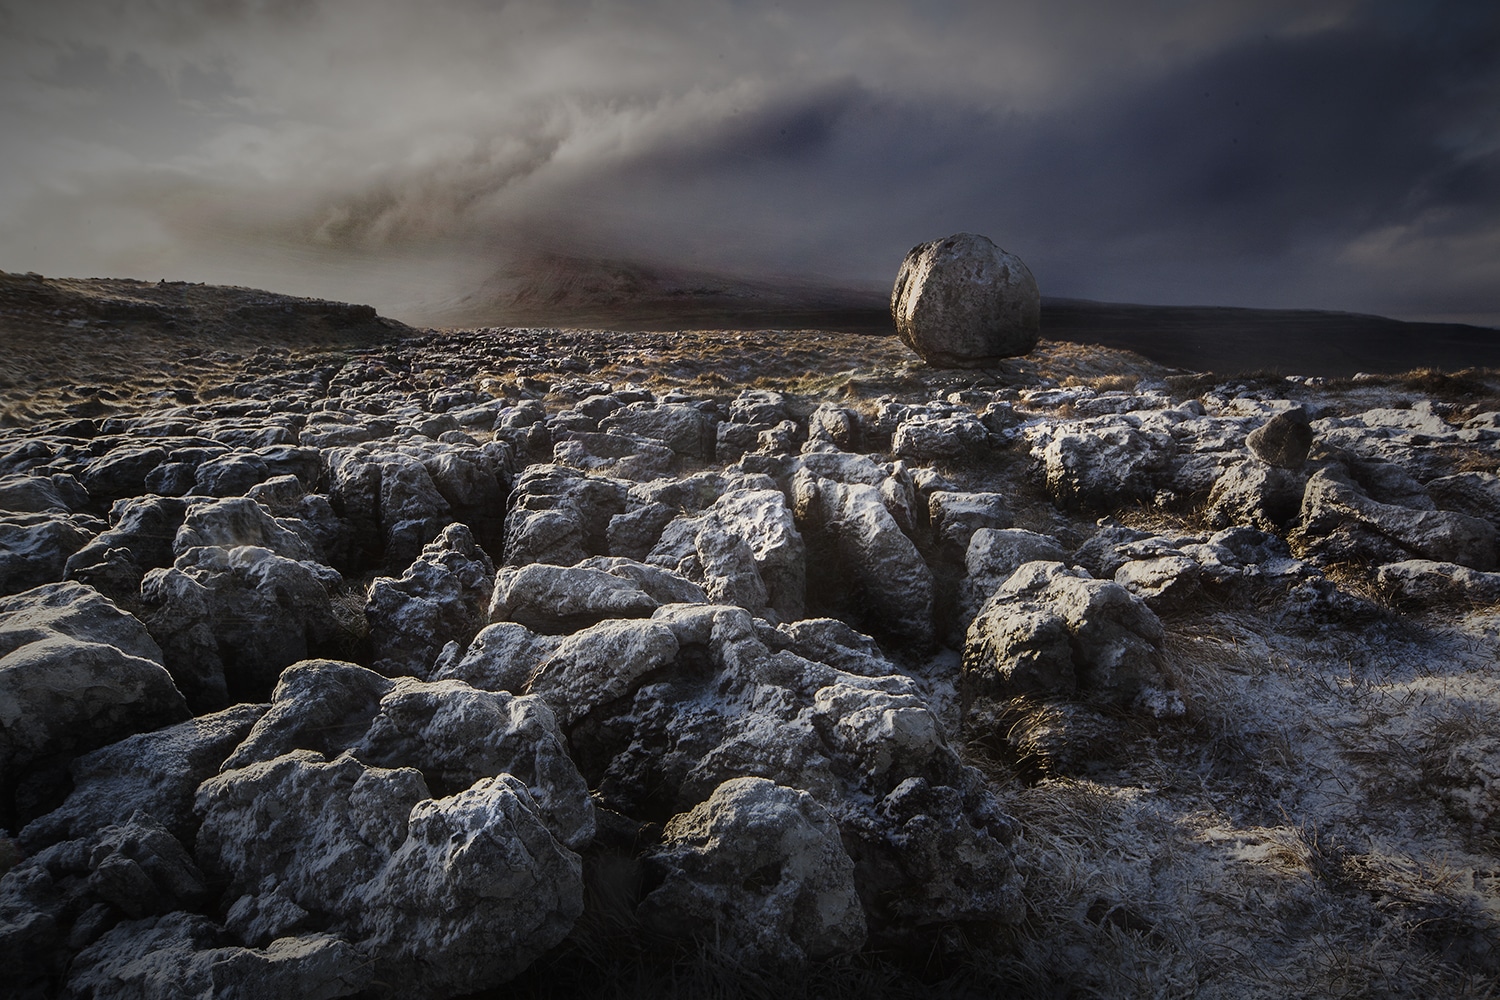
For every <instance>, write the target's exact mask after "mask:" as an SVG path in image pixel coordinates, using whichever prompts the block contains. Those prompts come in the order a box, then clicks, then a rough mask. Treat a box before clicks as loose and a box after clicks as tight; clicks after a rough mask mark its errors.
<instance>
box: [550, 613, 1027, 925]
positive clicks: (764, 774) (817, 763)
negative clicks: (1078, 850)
mask: <svg viewBox="0 0 1500 1000" xmlns="http://www.w3.org/2000/svg"><path fill="white" fill-rule="evenodd" d="M653 623H654V624H657V625H660V626H664V627H665V628H666V629H667V630H669V631H670V633H671V636H672V637H673V638H675V639H676V641H677V644H678V647H679V651H678V653H677V654H675V655H671V656H669V655H667V654H668V652H669V651H668V650H663V651H662V652H661V653H659V654H658V655H657V656H656V657H651V656H639V657H637V656H628V657H620V658H619V662H621V664H622V669H620V670H618V671H616V672H614V673H613V674H611V673H610V671H609V670H608V667H607V666H604V665H603V664H601V663H600V662H599V660H598V659H595V661H594V663H592V664H590V665H589V669H586V670H583V669H576V666H575V669H573V670H571V671H570V676H571V678H572V682H571V683H570V684H568V685H566V686H563V685H558V686H556V687H554V688H553V691H554V692H555V693H554V694H551V695H549V694H548V693H547V692H546V691H544V690H540V688H542V687H543V685H544V683H545V682H546V681H547V680H548V677H547V674H548V668H547V667H546V666H544V667H543V669H542V670H541V671H539V673H538V679H537V681H536V682H534V685H533V687H534V689H537V693H539V694H541V695H542V696H543V697H544V698H548V699H549V700H552V701H553V703H554V704H555V705H561V706H564V707H562V708H560V709H559V714H560V715H564V713H567V712H570V711H571V712H574V713H576V714H574V715H572V716H565V715H564V717H565V721H564V725H565V726H566V727H568V728H569V731H570V737H571V739H572V741H573V744H574V747H575V750H576V751H577V752H578V753H579V755H580V759H586V760H598V761H599V762H600V765H602V771H603V777H602V778H601V779H600V783H599V792H598V794H599V795H600V797H601V799H602V801H603V803H604V804H605V805H606V806H607V807H609V808H611V809H614V810H616V811H618V812H621V813H623V814H625V815H633V816H640V815H646V816H660V815H663V813H665V814H667V815H670V814H672V813H673V812H686V811H689V810H691V809H692V808H693V807H694V806H695V805H697V804H699V803H701V802H704V801H706V800H707V799H709V798H710V797H711V796H712V795H713V793H714V791H715V789H717V788H718V787H719V786H720V785H721V784H723V783H724V782H725V781H728V780H731V779H734V778H740V777H744V776H747V775H748V776H755V777H760V778H765V779H768V780H770V781H773V782H775V783H777V784H779V785H784V786H787V787H790V788H798V789H802V790H804V791H806V792H808V793H810V794H811V795H812V796H813V797H814V798H815V799H817V800H818V802H819V803H820V804H821V805H822V806H823V807H824V808H825V809H827V810H828V811H829V813H830V814H831V815H832V816H833V817H834V818H835V819H836V820H837V821H838V823H839V825H840V830H841V832H842V833H843V835H844V842H845V847H846V849H847V850H848V852H849V854H850V856H851V858H853V859H854V861H855V863H856V866H857V872H858V874H857V876H856V883H857V885H858V886H859V889H860V892H861V894H862V898H863V902H864V906H865V909H866V912H867V914H870V915H871V916H872V917H873V918H874V919H875V920H877V921H879V922H881V924H882V926H884V927H886V929H887V930H888V931H893V930H896V929H897V928H898V926H899V925H903V924H904V925H905V926H906V927H908V928H910V927H912V926H913V925H920V924H923V923H926V922H932V921H936V922H941V921H943V920H957V919H990V920H1014V919H1016V918H1017V916H1018V913H1019V911H1018V903H1019V895H1018V880H1017V878H1016V876H1015V873H1014V869H1013V865H1012V862H1011V860H1010V856H1009V850H1008V848H1007V847H1006V846H1005V845H1006V844H1007V843H1009V841H1010V838H1011V836H1013V832H1014V831H1013V826H1012V825H1011V824H1010V821H1009V820H1007V819H1004V817H1003V816H1002V814H1001V813H1000V812H999V810H998V807H997V806H996V805H995V802H994V800H993V798H991V797H990V796H989V795H988V793H987V792H985V791H984V789H983V781H982V779H980V778H979V777H978V774H977V772H973V771H971V770H970V769H967V768H965V767H964V766H963V765H962V764H961V763H960V762H959V760H958V757H957V755H956V754H955V753H954V752H953V750H952V749H951V748H950V747H949V746H948V745H947V742H946V740H945V739H944V736H943V732H942V727H941V726H940V725H939V724H938V722H937V719H936V717H935V716H934V715H933V713H932V712H931V711H930V710H929V709H928V707H927V706H926V704H925V703H924V702H923V701H922V699H921V698H920V697H919V696H918V695H917V693H916V692H917V688H916V685H915V683H914V682H913V681H911V680H910V679H909V678H907V677H904V676H900V675H890V674H888V675H885V676H863V675H861V674H856V673H851V672H845V671H841V670H837V669H835V668H833V667H830V666H827V665H825V664H822V663H818V662H815V661H811V660H807V659H803V658H802V657H800V656H798V655H795V654H794V653H792V652H790V651H789V648H783V650H782V651H780V652H774V653H773V652H772V651H771V649H770V648H769V647H768V646H767V645H766V644H765V643H763V642H761V641H760V640H759V638H758V637H757V636H758V634H759V631H760V630H758V629H757V627H756V626H755V624H754V623H753V621H752V619H751V618H750V616H749V614H748V613H747V612H745V611H744V610H743V609H738V608H728V607H723V606H701V605H699V606H687V605H676V606H673V607H669V608H663V609H662V610H661V611H659V612H658V613H657V615H656V617H655V618H654V619H653ZM610 624H611V625H614V624H619V625H624V624H628V623H610ZM643 624H644V623H643ZM765 631H767V632H768V633H770V636H776V637H782V638H784V637H785V634H784V633H782V632H781V631H780V630H778V629H770V628H766V629H765ZM638 634H641V635H642V636H643V637H644V635H643V632H642V633H638ZM579 638H580V636H574V637H573V639H575V640H577V639H579ZM810 638H811V637H810ZM825 638H831V637H828V636H825ZM777 645H781V642H780V641H779V640H778V641H777ZM559 652H561V651H559ZM840 656H841V657H847V658H849V659H851V660H854V661H862V662H860V665H861V668H862V669H864V668H868V667H869V666H871V665H872V664H871V663H870V661H869V659H867V658H864V657H861V656H860V653H859V651H858V650H857V649H844V650H842V651H841V652H840ZM871 672H872V673H873V672H875V671H871ZM590 685H593V686H594V687H595V690H596V693H594V694H593V695H589V694H587V691H588V688H589V686H590ZM600 685H608V687H607V688H605V689H603V690H599V687H600ZM580 692H582V693H580ZM913 774H921V775H924V776H925V777H926V779H927V781H928V782H929V783H930V787H931V788H932V789H933V795H932V796H930V797H929V801H928V803H927V806H928V814H927V819H926V820H923V819H921V818H919V817H917V816H916V815H915V814H904V813H903V814H899V815H898V813H897V812H895V811H888V812H882V811H881V804H882V803H883V802H885V801H886V800H887V799H889V798H890V796H892V795H893V794H895V793H896V792H897V791H898V789H899V788H900V787H901V786H902V784H903V782H904V781H905V779H907V778H908V777H910V776H911V775H913ZM897 798H898V799H899V798H901V796H899V795H898V796H897ZM944 831H946V832H944Z"/></svg>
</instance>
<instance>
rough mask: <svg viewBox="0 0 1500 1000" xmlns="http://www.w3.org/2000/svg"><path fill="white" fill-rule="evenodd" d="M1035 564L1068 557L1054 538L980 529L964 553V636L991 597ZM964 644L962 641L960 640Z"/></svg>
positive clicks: (961, 602) (961, 615)
mask: <svg viewBox="0 0 1500 1000" xmlns="http://www.w3.org/2000/svg"><path fill="white" fill-rule="evenodd" d="M1036 560H1041V561H1044V562H1067V561H1068V554H1067V552H1066V551H1064V549H1063V547H1062V546H1061V545H1059V544H1058V541H1057V539H1055V538H1053V537H1052V536H1051V535H1043V534H1038V533H1037V532H1035V531H1026V530H1024V529H1022V528H980V529H979V530H977V531H975V532H974V535H973V537H971V538H970V539H969V547H968V549H966V550H965V552H964V570H965V575H964V579H963V582H962V583H961V584H959V598H958V599H959V607H960V612H959V615H958V618H959V620H960V624H961V626H962V628H963V630H964V631H965V632H967V631H968V628H969V622H970V621H972V620H973V619H974V616H975V615H977V614H979V609H980V608H982V607H984V603H985V602H986V601H988V600H989V599H990V595H992V594H994V592H995V591H996V590H997V589H998V588H999V587H1000V585H1001V584H1002V583H1004V582H1005V581H1006V580H1008V579H1009V578H1010V575H1011V574H1012V573H1014V572H1015V571H1016V570H1017V569H1019V568H1020V567H1021V565H1022V564H1023V563H1029V562H1033V561H1036ZM958 641H959V642H962V637H961V636H960V637H959V638H958Z"/></svg>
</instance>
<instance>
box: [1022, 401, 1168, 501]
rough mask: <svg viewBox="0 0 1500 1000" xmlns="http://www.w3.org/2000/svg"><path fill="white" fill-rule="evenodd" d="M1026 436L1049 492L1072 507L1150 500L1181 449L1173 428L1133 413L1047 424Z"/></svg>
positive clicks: (1054, 497) (1031, 429) (1030, 431)
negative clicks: (1144, 421)
mask: <svg viewBox="0 0 1500 1000" xmlns="http://www.w3.org/2000/svg"><path fill="white" fill-rule="evenodd" d="M1027 437H1028V438H1029V439H1030V441H1031V456H1032V458H1033V459H1034V460H1035V461H1036V462H1037V464H1038V466H1039V468H1040V470H1041V472H1042V475H1043V477H1044V479H1045V482H1046V486H1047V492H1049V493H1050V494H1052V498H1053V500H1054V502H1056V503H1057V504H1058V506H1060V507H1063V508H1066V509H1070V510H1072V509H1082V510H1097V511H1110V510H1114V509H1116V508H1118V507H1122V506H1127V505H1129V504H1132V503H1136V502H1138V501H1150V500H1151V499H1153V498H1154V497H1155V495H1156V491H1157V490H1158V489H1159V488H1160V485H1161V482H1162V480H1163V479H1164V478H1165V477H1166V476H1167V475H1168V473H1169V471H1170V465H1171V460H1172V458H1173V456H1174V455H1175V453H1176V451H1177V448H1176V445H1175V444H1174V442H1173V439H1172V436H1171V435H1170V434H1168V433H1165V432H1163V431H1159V430H1151V429H1147V428H1144V427H1142V425H1141V420H1140V418H1139V417H1137V416H1135V415H1134V414H1123V415H1120V416H1104V417H1091V418H1089V419H1087V420H1075V421H1066V422H1063V423H1060V424H1054V425H1042V426H1038V427H1034V428H1030V429H1028V431H1027Z"/></svg>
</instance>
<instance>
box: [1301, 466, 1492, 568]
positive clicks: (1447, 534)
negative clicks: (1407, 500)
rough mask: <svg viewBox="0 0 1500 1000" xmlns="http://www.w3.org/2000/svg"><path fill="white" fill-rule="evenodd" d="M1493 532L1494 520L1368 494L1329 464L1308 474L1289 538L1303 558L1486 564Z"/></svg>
mask: <svg viewBox="0 0 1500 1000" xmlns="http://www.w3.org/2000/svg"><path fill="white" fill-rule="evenodd" d="M1497 537H1500V536H1497V532H1496V530H1495V526H1494V525H1492V524H1491V523H1490V522H1488V521H1485V520H1481V519H1480V518H1477V517H1471V516H1470V515H1468V514H1459V513H1456V512H1454V511H1438V510H1413V509H1411V508H1408V507H1398V506H1395V505H1393V504H1385V503H1381V502H1379V501H1377V500H1374V499H1371V498H1370V497H1368V496H1366V495H1365V494H1364V493H1363V491H1361V490H1360V488H1359V487H1358V486H1357V485H1356V484H1355V483H1354V481H1353V480H1352V479H1351V478H1350V477H1349V476H1348V475H1346V474H1344V473H1343V472H1342V471H1341V470H1340V469H1338V468H1337V467H1328V468H1323V469H1319V470H1318V471H1317V472H1315V473H1313V475H1312V476H1311V477H1310V478H1309V479H1308V481H1307V489H1306V492H1305V493H1304V494H1303V497H1302V511H1301V515H1300V521H1299V523H1298V525H1297V527H1296V529H1295V530H1294V531H1293V532H1292V534H1291V535H1290V536H1289V538H1288V541H1290V542H1291V543H1292V545H1293V550H1294V551H1296V552H1297V553H1298V554H1299V555H1302V556H1303V557H1304V558H1315V559H1322V560H1327V561H1334V562H1337V561H1342V560H1348V561H1359V562H1401V561H1404V560H1406V559H1408V558H1410V557H1412V556H1416V557H1418V558H1423V559H1431V560H1436V561H1439V562H1455V563H1458V564H1459V565H1462V566H1468V567H1470V568H1471V569H1479V570H1488V569H1491V568H1493V567H1494V566H1495V565H1496V551H1497Z"/></svg>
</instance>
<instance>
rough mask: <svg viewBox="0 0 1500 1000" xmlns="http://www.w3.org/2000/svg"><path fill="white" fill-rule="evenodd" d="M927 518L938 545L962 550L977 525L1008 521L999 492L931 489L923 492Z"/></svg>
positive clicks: (999, 526)
mask: <svg viewBox="0 0 1500 1000" xmlns="http://www.w3.org/2000/svg"><path fill="white" fill-rule="evenodd" d="M927 510H928V521H929V523H930V524H931V525H932V534H933V536H934V537H935V538H936V539H937V541H938V542H939V543H940V544H942V545H947V546H950V547H952V548H954V549H956V550H958V551H960V552H966V551H967V550H968V547H969V542H970V540H971V539H972V538H973V537H974V533H975V532H977V531H979V530H980V529H981V528H990V529H1006V528H1009V527H1010V526H1011V524H1012V520H1013V519H1012V517H1011V513H1010V507H1009V506H1007V505H1006V503H1005V497H1003V496H1001V495H1000V494H999V493H962V492H957V491H952V490H934V491H932V492H931V493H929V494H928V495H927Z"/></svg>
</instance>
